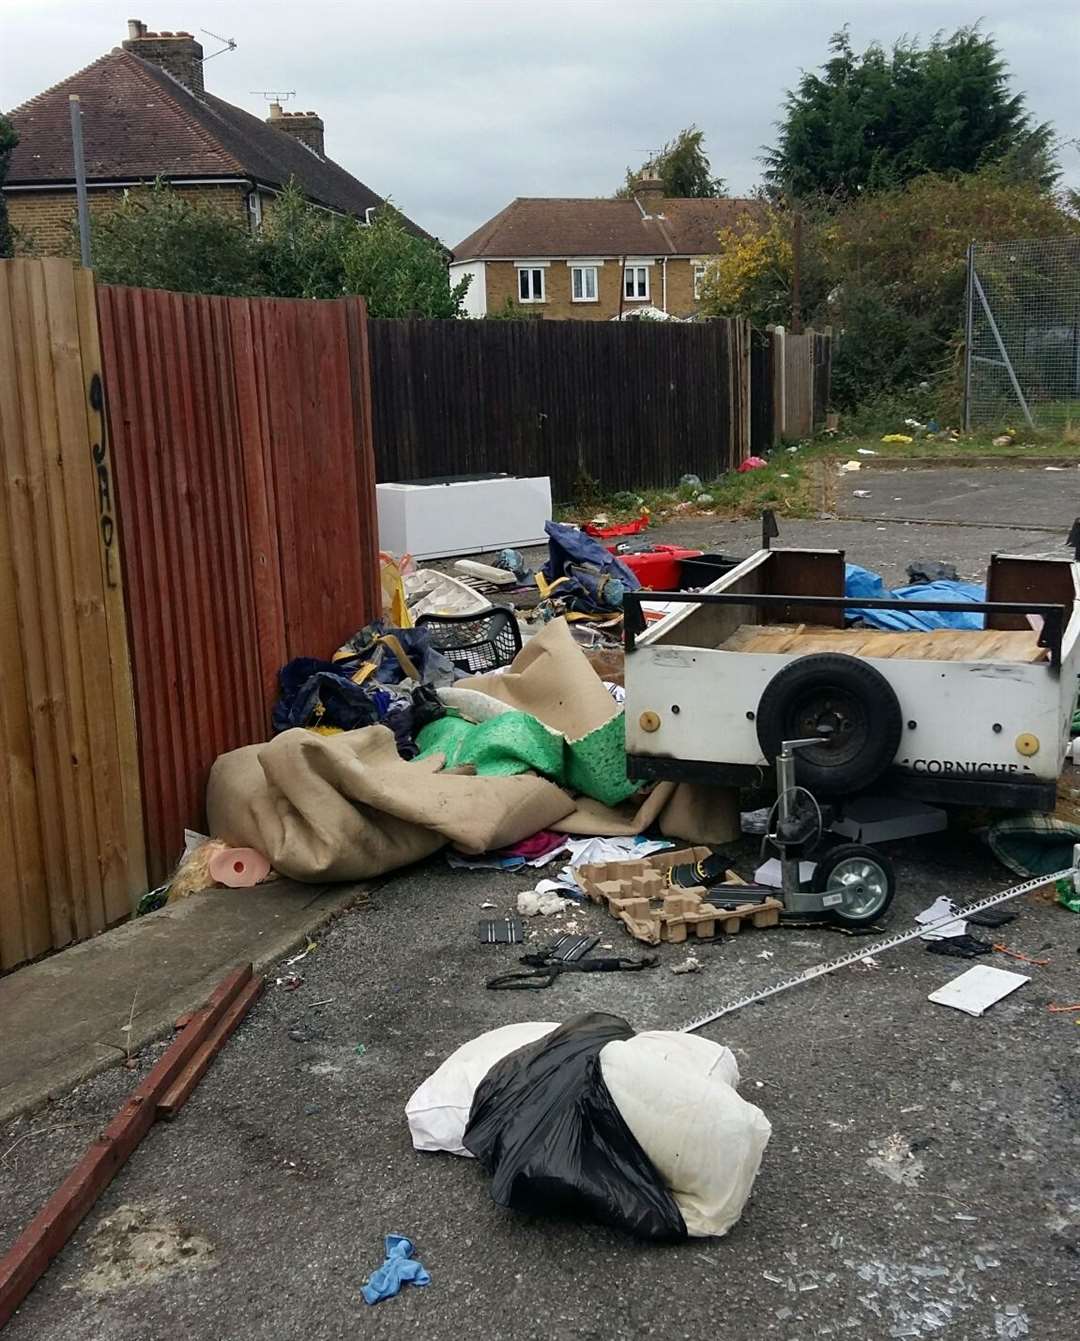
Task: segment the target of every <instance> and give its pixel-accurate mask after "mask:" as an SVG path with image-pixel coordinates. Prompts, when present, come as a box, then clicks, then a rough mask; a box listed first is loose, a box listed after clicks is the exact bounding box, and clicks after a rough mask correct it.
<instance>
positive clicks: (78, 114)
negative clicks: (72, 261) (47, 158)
mask: <svg viewBox="0 0 1080 1341" xmlns="http://www.w3.org/2000/svg"><path fill="white" fill-rule="evenodd" d="M68 106H69V107H70V109H71V152H72V156H73V157H74V159H75V199H76V201H77V202H78V207H79V257H80V259H81V261H82V263H83V265H85V266H86V267H87V268H89V266H90V202H89V200H88V199H87V195H86V156H85V154H84V153H83V133H82V103H80V101H79V95H78V94H77V93H72V94H71V95H70V97H69V98H68Z"/></svg>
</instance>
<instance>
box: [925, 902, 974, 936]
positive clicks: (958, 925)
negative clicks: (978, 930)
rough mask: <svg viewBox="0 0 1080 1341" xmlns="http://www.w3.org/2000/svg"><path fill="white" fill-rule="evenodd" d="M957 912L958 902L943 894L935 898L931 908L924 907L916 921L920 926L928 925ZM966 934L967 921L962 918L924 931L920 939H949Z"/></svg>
mask: <svg viewBox="0 0 1080 1341" xmlns="http://www.w3.org/2000/svg"><path fill="white" fill-rule="evenodd" d="M955 912H956V904H955V903H953V901H952V899H947V898H946V897H945V895H944V894H942V895H939V897H938V898H936V899H935V900H934V902H933V903H932V904H931V905H930V907H929V908H924V909H923V911H922V912H921V913H916V914H915V921H916V922H918V923H919V925H920V926H926V924H927V923H929V922H940V921H941V919H942V918H943V917H948V916H949V914H950V913H955ZM966 935H967V923H966V922H965V921H964V920H963V918H960V919H958V920H957V921H955V922H946V923H945V925H944V926H941V927H935V928H934V930H933V931H924V932H923V934H922V935H921V936H920V937H919V939H920V940H923V941H947V940H951V939H952V938H953V937H954V936H966Z"/></svg>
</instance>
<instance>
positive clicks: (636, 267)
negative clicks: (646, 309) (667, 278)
mask: <svg viewBox="0 0 1080 1341" xmlns="http://www.w3.org/2000/svg"><path fill="white" fill-rule="evenodd" d="M631 275H632V276H633V280H631ZM642 276H644V278H645V292H644V293H638V292H637V290H638V288H639V287H640V283H641V278H642ZM631 283H633V286H634V292H633V293H629V292H628V289H629V286H630V284H631ZM623 298H624V300H625V301H626V302H628V303H647V302H648V301H649V267H648V266H647V265H643V264H642V263H641V262H640V261H627V263H626V265H625V266H624V267H623Z"/></svg>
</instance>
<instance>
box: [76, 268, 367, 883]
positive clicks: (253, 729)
mask: <svg viewBox="0 0 1080 1341" xmlns="http://www.w3.org/2000/svg"><path fill="white" fill-rule="evenodd" d="M98 308H99V312H100V317H101V328H102V346H103V353H104V359H105V367H106V391H107V403H108V419H109V429H110V434H111V441H112V451H113V458H114V462H115V470H116V481H117V495H118V501H119V509H120V522H121V530H122V533H123V538H124V550H123V553H124V577H125V582H126V586H127V592H128V609H129V622H130V628H131V646H132V658H133V662H134V672H135V703H136V711H137V718H138V726H139V741H140V747H141V748H140V759H141V764H142V780H143V796H144V801H145V806H146V833H147V858H148V866H149V873H150V878H151V880H153V881H154V882H158V881H161V880H163V879H164V878H165V876H166V874H167V872H168V871H169V869H170V868H171V867H172V865H173V864H174V863H175V862H176V860H177V858H178V856H179V855H180V852H181V850H182V848H183V842H184V829H185V827H189V826H190V827H192V828H198V827H199V826H200V825H201V824H202V822H203V797H204V793H205V789H206V780H207V776H208V774H209V771H210V766H211V764H212V763H213V762H214V760H215V758H216V757H217V756H218V755H219V754H221V753H222V752H223V751H225V750H230V749H234V748H236V747H237V746H239V745H246V744H249V743H250V742H252V741H258V740H264V739H266V738H267V736H268V735H269V733H270V714H271V710H272V708H273V705H274V702H275V700H276V698H277V672H278V669H279V668H280V667H281V666H282V664H283V663H284V662H286V661H287V660H289V659H290V658H292V657H295V656H315V657H325V658H328V657H330V656H331V655H332V654H333V652H334V651H335V649H336V648H338V647H339V646H340V645H341V643H342V642H344V640H345V639H346V638H347V637H349V636H350V635H351V634H353V633H355V632H356V631H357V630H358V629H359V628H361V627H362V626H363V625H364V624H365V623H367V622H368V621H369V620H371V619H373V618H374V617H375V616H376V615H377V614H378V613H379V610H380V608H381V598H380V591H379V575H378V573H379V570H378V527H377V522H376V517H375V478H374V458H373V456H372V449H371V395H370V376H369V370H368V350H367V334H366V329H367V317H366V312H365V308H364V303H363V300H362V299H359V298H353V299H344V300H341V301H337V302H314V301H288V300H280V299H243V298H206V297H192V296H189V295H183V294H175V293H164V292H157V291H151V290H147V289H125V288H109V287H102V288H100V289H99V290H98Z"/></svg>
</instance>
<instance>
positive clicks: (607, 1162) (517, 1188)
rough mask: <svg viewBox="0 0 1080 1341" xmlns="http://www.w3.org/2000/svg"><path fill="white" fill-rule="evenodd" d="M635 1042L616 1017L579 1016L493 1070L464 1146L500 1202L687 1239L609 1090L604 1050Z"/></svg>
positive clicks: (647, 1235) (479, 1094) (643, 1234)
mask: <svg viewBox="0 0 1080 1341" xmlns="http://www.w3.org/2000/svg"><path fill="white" fill-rule="evenodd" d="M633 1036H634V1030H633V1029H632V1028H631V1027H630V1025H629V1024H627V1022H626V1021H625V1020H623V1019H620V1018H619V1016H617V1015H605V1014H603V1013H601V1012H594V1013H592V1014H589V1015H579V1016H578V1017H577V1018H576V1019H574V1020H570V1021H568V1023H566V1024H564V1025H562V1026H561V1027H560V1028H558V1029H556V1030H555V1031H554V1032H553V1033H551V1034H547V1035H546V1036H545V1037H544V1038H542V1039H540V1040H539V1042H537V1043H531V1044H529V1045H527V1046H526V1047H524V1048H519V1049H518V1050H517V1052H512V1053H511V1054H510V1055H509V1056H508V1057H504V1058H503V1059H502V1061H500V1062H496V1064H495V1065H494V1066H493V1067H492V1068H491V1070H490V1071H489V1072H488V1073H487V1075H486V1076H485V1077H484V1079H483V1080H482V1081H481V1082H480V1084H479V1086H478V1087H477V1090H476V1094H475V1095H474V1097H473V1103H472V1110H471V1112H470V1114H469V1125H468V1127H466V1129H465V1137H464V1144H465V1148H466V1149H467V1150H469V1151H470V1152H471V1153H472V1154H473V1155H475V1156H476V1158H477V1159H478V1160H479V1161H480V1163H481V1164H482V1165H483V1167H484V1168H485V1169H486V1170H487V1171H488V1173H489V1174H490V1175H491V1179H492V1186H491V1195H492V1196H493V1197H494V1199H495V1201H496V1203H497V1204H498V1205H499V1206H505V1207H507V1208H508V1209H510V1210H515V1211H521V1212H523V1213H525V1214H527V1215H560V1216H568V1217H571V1218H573V1219H577V1220H594V1221H599V1222H600V1223H601V1224H605V1225H611V1226H613V1227H614V1228H616V1229H623V1230H627V1231H629V1232H630V1233H631V1234H636V1235H637V1236H638V1237H639V1238H644V1239H654V1240H676V1239H685V1238H686V1225H685V1224H684V1223H683V1218H682V1214H681V1212H680V1211H679V1208H678V1206H677V1205H676V1204H675V1201H674V1199H673V1198H672V1196H671V1193H670V1192H669V1191H668V1190H667V1188H666V1187H665V1186H664V1183H663V1182H662V1181H661V1178H660V1175H659V1174H658V1173H657V1171H656V1169H655V1167H654V1166H653V1164H652V1162H651V1161H650V1160H649V1158H648V1156H647V1155H646V1154H645V1152H644V1151H643V1150H642V1148H641V1146H640V1145H638V1143H637V1141H636V1140H635V1139H634V1136H633V1135H632V1133H631V1131H630V1128H629V1127H628V1126H627V1125H626V1123H625V1122H624V1121H623V1118H622V1115H621V1114H620V1113H619V1110H618V1109H617V1108H616V1107H615V1102H614V1100H613V1099H612V1097H611V1095H610V1094H609V1093H608V1089H607V1086H606V1085H605V1084H604V1078H603V1075H602V1074H601V1071H600V1050H601V1049H602V1048H603V1047H604V1045H605V1044H607V1043H611V1042H613V1041H614V1040H616V1039H620V1040H621V1039H627V1038H632V1037H633Z"/></svg>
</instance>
